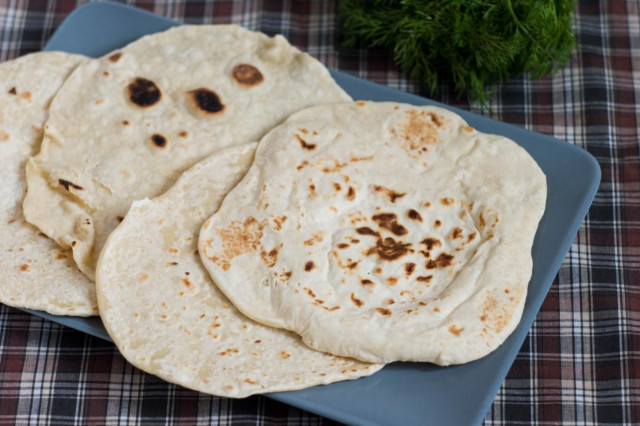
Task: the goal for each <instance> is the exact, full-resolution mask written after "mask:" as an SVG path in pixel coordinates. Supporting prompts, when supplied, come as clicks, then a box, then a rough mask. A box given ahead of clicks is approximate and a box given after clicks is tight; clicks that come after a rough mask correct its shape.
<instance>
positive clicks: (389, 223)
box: [371, 213, 409, 236]
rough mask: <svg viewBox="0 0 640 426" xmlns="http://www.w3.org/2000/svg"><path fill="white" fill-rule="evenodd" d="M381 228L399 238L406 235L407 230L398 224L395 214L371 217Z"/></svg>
mask: <svg viewBox="0 0 640 426" xmlns="http://www.w3.org/2000/svg"><path fill="white" fill-rule="evenodd" d="M371 219H373V220H374V221H375V222H376V223H377V224H378V226H379V227H380V228H383V229H387V230H389V231H391V232H393V233H394V234H395V235H397V236H401V235H406V234H407V233H408V232H409V231H407V228H405V227H404V226H402V225H400V224H399V223H398V216H396V215H395V213H378V214H376V215H373V216H372V217H371Z"/></svg>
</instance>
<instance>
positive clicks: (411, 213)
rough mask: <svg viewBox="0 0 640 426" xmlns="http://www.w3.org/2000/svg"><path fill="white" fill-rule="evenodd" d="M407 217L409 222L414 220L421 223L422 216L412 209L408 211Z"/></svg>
mask: <svg viewBox="0 0 640 426" xmlns="http://www.w3.org/2000/svg"><path fill="white" fill-rule="evenodd" d="M407 217H408V218H409V219H411V220H415V221H417V222H422V216H421V215H420V213H418V212H417V211H415V210H414V209H410V210H409V211H408V212H407Z"/></svg>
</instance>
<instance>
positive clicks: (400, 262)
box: [199, 102, 546, 365]
mask: <svg viewBox="0 0 640 426" xmlns="http://www.w3.org/2000/svg"><path fill="white" fill-rule="evenodd" d="M545 199H546V179H545V176H544V174H543V172H542V171H541V170H540V168H539V167H538V166H537V164H536V162H535V161H534V160H533V159H532V158H531V157H530V156H529V155H528V154H527V152H526V151H525V150H524V149H522V148H521V147H519V146H518V145H517V144H516V143H514V142H513V141H511V140H508V139H506V138H504V137H501V136H496V135H488V134H482V133H479V132H477V131H476V130H474V129H472V128H471V127H469V126H468V125H467V124H466V123H465V122H464V121H463V120H462V118H460V117H459V116H457V115H456V114H453V113H452V112H449V111H447V110H444V109H440V108H435V107H414V106H410V105H403V104H394V103H367V102H357V103H351V104H341V105H331V106H319V107H312V108H309V109H306V110H304V111H302V112H299V113H296V114H294V115H293V116H291V117H290V118H289V119H288V120H287V121H286V122H285V123H284V124H282V125H281V126H279V127H277V128H275V129H274V130H272V131H271V132H270V133H269V134H268V135H267V136H265V138H263V140H262V141H261V142H260V146H259V149H258V152H257V154H256V159H255V163H254V165H253V166H252V168H251V170H250V171H249V172H248V174H247V176H246V177H245V178H244V179H243V180H242V182H241V183H240V184H239V185H238V186H237V187H236V188H235V189H234V190H233V191H231V193H230V194H229V195H228V197H227V198H226V199H225V201H224V202H223V205H222V207H221V208H220V210H219V211H218V212H217V213H215V214H214V215H213V216H212V217H211V218H210V220H208V221H207V222H206V223H205V224H204V226H203V228H202V231H201V234H200V246H199V248H200V253H201V257H202V259H203V262H204V264H205V266H206V268H207V269H208V271H209V272H210V273H211V275H212V277H213V279H214V281H215V282H216V283H217V284H218V286H219V288H220V289H221V290H222V291H223V292H224V293H225V294H226V295H227V297H228V298H229V299H230V300H231V301H232V302H233V303H234V304H235V306H236V307H237V308H238V309H239V310H240V311H242V312H243V313H245V314H246V315H247V316H249V317H251V318H253V319H254V320H256V321H258V322H261V323H263V324H266V325H270V326H273V327H280V328H285V329H288V330H292V331H294V332H296V333H298V334H300V335H301V336H302V338H303V340H304V342H305V343H306V344H307V345H309V346H310V347H312V348H314V349H318V350H322V351H326V352H329V353H332V354H335V355H341V356H349V357H354V358H357V359H360V360H363V361H370V362H391V361H396V360H405V361H428V362H433V363H436V364H439V365H449V364H459V363H464V362H467V361H471V360H474V359H477V358H479V357H482V356H484V355H486V354H488V353H489V352H491V351H492V350H494V349H496V348H497V347H498V346H499V345H500V344H501V343H502V342H503V341H504V340H505V339H506V337H507V336H508V335H509V334H510V333H511V332H512V331H513V329H514V328H515V326H516V325H517V323H518V321H519V319H520V317H521V313H522V309H523V306H524V302H525V298H526V293H527V285H528V282H529V279H530V277H531V269H532V260H531V246H532V243H533V240H534V236H535V233H536V229H537V225H538V222H539V220H540V218H541V216H542V214H543V211H544V206H545Z"/></svg>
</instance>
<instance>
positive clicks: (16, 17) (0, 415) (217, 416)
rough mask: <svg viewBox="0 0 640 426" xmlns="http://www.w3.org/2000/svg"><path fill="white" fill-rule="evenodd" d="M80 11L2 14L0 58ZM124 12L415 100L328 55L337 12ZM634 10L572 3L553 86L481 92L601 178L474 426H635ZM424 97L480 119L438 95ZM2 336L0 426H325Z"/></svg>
mask: <svg viewBox="0 0 640 426" xmlns="http://www.w3.org/2000/svg"><path fill="white" fill-rule="evenodd" d="M84 2H85V1H84V0H76V1H75V2H74V1H71V0H0V60H2V61H4V60H7V59H11V58H15V57H17V56H19V55H22V54H24V53H27V52H30V51H34V50H39V49H40V48H41V47H42V46H43V45H44V43H45V42H46V41H47V40H48V38H49V37H50V36H51V34H52V32H53V31H54V30H55V29H56V27H57V26H58V25H59V24H60V22H61V21H62V20H63V19H64V18H65V16H67V15H68V14H69V13H70V12H71V11H72V10H73V9H74V8H76V7H77V6H79V5H80V4H82V3H84ZM128 3H130V4H132V5H135V6H138V7H141V8H143V9H146V10H150V11H152V12H155V13H157V14H160V15H165V16H169V17H171V18H174V19H177V20H181V21H184V22H188V23H228V22H232V23H236V24H241V25H243V26H245V27H248V28H251V29H256V30H261V31H264V32H266V33H268V34H275V33H282V34H284V35H285V36H287V37H288V38H289V40H291V42H292V43H293V44H295V45H297V46H298V47H300V48H301V49H304V50H306V51H308V52H310V53H311V54H312V55H314V56H316V57H317V58H318V59H320V60H321V61H322V62H323V63H325V64H326V65H327V66H329V67H333V68H337V69H340V70H342V71H346V72H349V73H352V74H355V75H358V76H360V77H362V78H365V79H369V80H373V81H376V82H378V83H382V84H385V85H388V86H391V87H393V88H396V89H400V90H404V91H408V92H413V93H417V94H421V95H425V96H428V93H425V92H424V91H423V90H422V89H421V87H420V86H419V85H418V84H416V83H415V82H410V81H408V80H407V79H406V78H404V77H403V75H402V74H401V73H399V72H398V69H397V68H396V67H395V66H394V64H393V62H392V60H391V55H390V54H389V52H386V51H383V50H368V51H366V50H364V49H350V50H344V49H341V48H340V47H339V45H340V22H339V16H338V15H337V1H325V0H322V1H294V0H289V1H285V0H280V1H276V0H273V1H269V0H263V1H213V0H197V1H195V0H187V1H180V0H157V1H153V0H141V1H129V2H128ZM639 9H640V3H639V2H638V1H633V0H626V1H625V0H610V1H605V0H600V1H595V0H588V1H587V0H585V1H580V2H579V5H578V8H577V14H576V24H575V26H576V34H577V36H578V44H579V45H578V49H577V50H576V52H575V54H574V56H573V59H572V61H571V63H570V65H569V66H568V67H567V68H565V69H564V70H562V71H561V72H560V73H558V74H556V75H555V76H554V77H553V78H545V79H542V80H538V81H531V80H530V79H528V78H516V79H513V80H511V81H509V82H507V83H505V84H503V85H500V86H496V87H494V88H493V89H494V96H493V99H492V101H491V103H490V111H489V112H487V111H485V112H484V113H485V114H491V115H493V116H494V117H495V118H497V119H499V120H503V121H506V122H509V123H513V124H517V125H521V126H524V127H526V128H529V129H532V130H535V131H538V132H541V133H545V134H549V135H552V136H554V137H557V138H559V139H563V140H566V141H567V142H568V143H572V144H575V145H578V146H580V147H582V148H585V149H587V150H588V151H589V152H591V153H592V154H593V155H594V156H595V157H596V158H597V160H598V162H599V164H600V167H601V169H602V184H601V186H600V189H599V192H598V194H597V195H596V198H595V200H594V203H593V205H592V207H591V209H590V211H589V214H588V216H587V218H586V220H585V222H584V224H583V226H582V227H581V229H580V232H579V233H578V235H577V237H576V239H575V240H574V243H573V244H572V247H571V250H570V252H569V254H568V255H567V257H566V259H565V262H564V263H563V265H562V267H561V269H560V272H559V273H558V276H557V278H556V280H555V282H554V284H553V286H552V287H551V290H550V292H549V295H548V296H547V298H546V300H545V303H544V305H543V307H542V309H541V311H540V313H539V314H538V317H537V320H536V322H535V323H534V326H533V328H532V329H531V331H530V333H529V335H528V337H527V339H526V341H525V343H524V344H523V346H522V349H521V351H520V354H519V355H518V357H517V359H516V361H515V363H514V364H513V366H512V368H511V370H510V372H509V374H508V376H507V378H506V380H505V382H504V384H503V386H502V388H501V389H500V391H499V393H498V395H497V397H496V399H495V401H494V403H493V405H492V407H491V409H490V410H489V412H488V413H487V416H486V418H485V423H486V424H501V425H502V424H505V425H512V424H558V423H562V424H566V425H573V424H576V425H591V424H615V425H618V424H639V423H640V152H639V150H640V144H639V137H640V132H639V130H638V128H639V127H640V10H639ZM436 99H437V100H440V101H442V102H445V103H448V104H450V105H455V106H458V107H461V108H464V109H471V110H475V112H481V111H479V110H478V109H477V108H475V107H473V106H469V105H467V104H466V103H465V102H464V101H459V100H456V99H455V97H454V96H453V92H452V91H451V90H449V89H448V87H447V86H446V84H443V86H442V88H441V91H440V93H439V95H438V96H437V97H436ZM0 331H1V334H0V423H2V424H14V423H21V424H40V423H53V424H69V423H88V424H121V423H145V424H166V423H185V424H201V423H215V424H228V423H233V424H274V425H278V424H282V425H284V424H287V425H297V424H321V423H322V424H325V423H331V421H329V420H326V419H322V418H320V417H317V416H315V415H312V414H309V413H306V412H303V411H300V410H298V409H295V408H292V407H288V406H286V405H284V404H281V403H278V402H276V401H273V400H270V399H266V398H263V397H251V398H248V399H245V400H237V401H236V400H229V399H221V398H215V397H210V396H207V395H204V394H200V393H196V392H192V391H188V390H186V389H183V388H180V387H177V386H173V385H169V384H167V383H165V382H163V381H161V380H159V379H156V378H155V377H153V376H150V375H147V374H144V373H142V372H140V371H138V370H136V369H135V368H133V367H131V366H130V365H129V364H128V363H127V362H126V361H124V359H123V358H122V357H121V356H120V355H119V354H118V352H117V350H116V349H115V348H114V346H113V345H112V344H111V343H108V342H104V341H101V340H100V339H97V338H93V337H90V336H88V335H85V334H83V333H80V332H77V331H74V330H71V329H68V328H65V327H62V326H59V325H57V324H54V323H50V322H48V321H45V320H42V319H40V318H36V317H34V316H30V315H28V314H25V313H22V312H21V311H18V310H15V309H11V308H7V307H5V306H0ZM463 403H464V401H461V404H463ZM390 409H393V408H392V407H390Z"/></svg>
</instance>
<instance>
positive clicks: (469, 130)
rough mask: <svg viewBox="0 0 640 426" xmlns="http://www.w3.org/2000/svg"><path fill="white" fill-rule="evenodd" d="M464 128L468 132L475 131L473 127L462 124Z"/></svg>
mask: <svg viewBox="0 0 640 426" xmlns="http://www.w3.org/2000/svg"><path fill="white" fill-rule="evenodd" d="M462 130H464V131H465V132H467V133H471V132H473V127H469V126H462Z"/></svg>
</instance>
